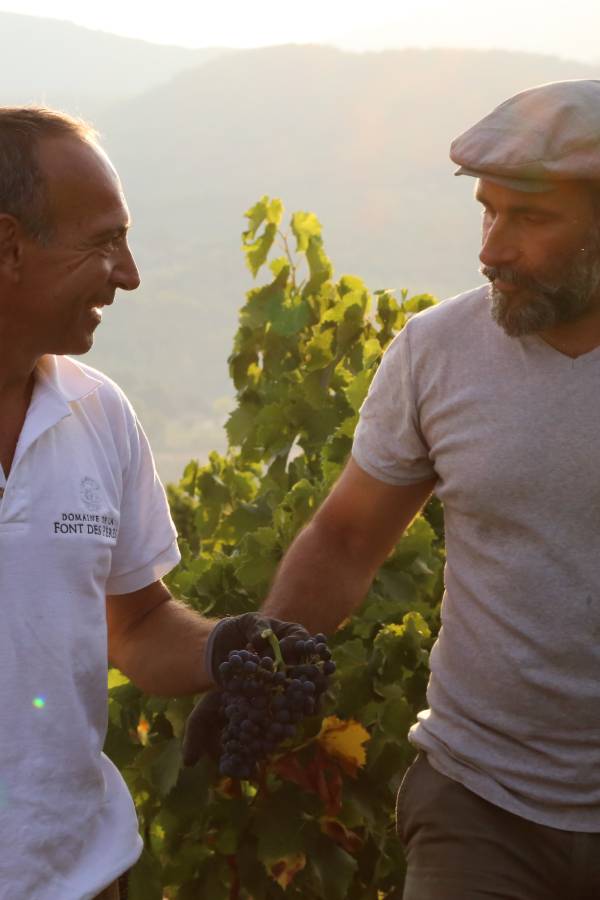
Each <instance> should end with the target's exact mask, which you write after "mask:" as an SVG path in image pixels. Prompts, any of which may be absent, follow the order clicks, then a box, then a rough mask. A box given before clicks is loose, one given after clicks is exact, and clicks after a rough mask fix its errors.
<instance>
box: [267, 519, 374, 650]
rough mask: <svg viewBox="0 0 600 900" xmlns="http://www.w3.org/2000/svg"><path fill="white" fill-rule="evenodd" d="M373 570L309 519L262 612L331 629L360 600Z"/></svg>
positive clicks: (315, 629)
mask: <svg viewBox="0 0 600 900" xmlns="http://www.w3.org/2000/svg"><path fill="white" fill-rule="evenodd" d="M375 571H376V569H372V568H367V567H366V566H365V563H364V561H363V559H362V557H361V556H360V554H358V553H356V552H354V551H353V548H351V547H350V546H348V545H347V544H344V543H343V542H342V541H340V540H338V539H336V538H335V537H334V536H333V534H331V533H329V532H327V531H326V530H324V529H323V528H322V527H320V525H319V523H318V521H315V520H313V522H311V523H310V524H309V525H308V526H307V527H306V528H305V529H304V530H303V531H302V532H301V533H300V534H299V535H298V537H297V538H296V540H295V541H294V543H293V544H292V546H291V547H290V548H289V550H288V551H287V553H286V555H285V559H284V560H283V562H282V563H281V565H280V567H279V569H278V570H277V574H276V576H275V580H274V582H273V585H272V587H271V590H270V591H269V595H268V597H267V599H266V601H265V603H264V605H263V607H262V609H261V612H263V613H264V614H265V615H268V616H272V617H274V618H278V619H285V620H287V621H291V622H299V623H300V624H301V625H304V627H305V628H306V629H307V630H308V631H310V632H311V634H317V633H318V632H320V631H323V632H325V633H326V634H331V632H333V631H335V629H336V628H337V626H338V625H339V624H340V622H342V621H343V620H344V619H345V618H347V616H349V615H351V613H353V612H354V611H355V610H356V609H357V608H358V606H360V604H361V602H362V600H363V598H364V597H365V595H366V593H367V591H368V589H369V586H370V584H371V581H372V580H373V577H374V574H375Z"/></svg>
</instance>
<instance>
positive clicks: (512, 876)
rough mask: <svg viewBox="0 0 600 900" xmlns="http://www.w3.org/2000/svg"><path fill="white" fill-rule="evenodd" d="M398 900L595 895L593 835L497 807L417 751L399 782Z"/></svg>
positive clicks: (597, 876)
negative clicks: (401, 860) (401, 867)
mask: <svg viewBox="0 0 600 900" xmlns="http://www.w3.org/2000/svg"><path fill="white" fill-rule="evenodd" d="M396 829H397V831H398V835H399V837H400V839H401V840H402V843H403V845H404V850H405V853H406V859H407V875H406V882H405V886H404V894H403V900H600V833H597V832H595V833H593V834H589V833H584V832H578V831H562V830H559V829H556V828H549V827H547V826H545V825H538V824H536V823H535V822H530V821H529V820H527V819H523V818H521V817H520V816H516V815H514V814H513V813H510V812H507V811H506V810H503V809H500V808H499V807H497V806H494V805H493V804H492V803H488V801H487V800H483V799H482V798H481V797H479V796H477V794H474V793H473V792H472V791H469V790H467V788H465V787H463V785H462V784H459V783H458V782H456V781H454V780H452V779H451V778H446V776H445V775H441V774H440V773H439V772H437V771H436V770H435V769H434V768H433V767H432V766H431V765H430V764H429V763H428V761H427V756H426V754H425V753H422V752H420V753H419V754H418V755H417V757H416V759H415V761H414V762H413V763H412V765H411V766H410V768H409V769H408V771H407V772H406V775H405V777H404V779H403V781H402V784H401V785H400V790H399V791H398V799H397V804H396Z"/></svg>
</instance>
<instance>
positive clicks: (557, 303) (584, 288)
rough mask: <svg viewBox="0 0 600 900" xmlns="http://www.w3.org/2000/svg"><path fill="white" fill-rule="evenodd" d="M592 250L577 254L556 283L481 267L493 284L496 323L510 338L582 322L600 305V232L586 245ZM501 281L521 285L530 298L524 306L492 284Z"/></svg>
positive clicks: (509, 270)
mask: <svg viewBox="0 0 600 900" xmlns="http://www.w3.org/2000/svg"><path fill="white" fill-rule="evenodd" d="M587 243H588V246H589V251H586V253H581V251H578V252H577V254H576V255H575V256H574V257H573V259H572V261H571V262H569V263H568V264H567V265H566V266H564V267H563V269H562V271H559V272H558V274H557V275H556V276H555V278H554V283H552V282H549V281H548V282H547V281H541V280H539V279H535V278H532V277H530V276H527V275H518V274H517V273H515V272H514V271H513V270H512V269H509V268H492V267H490V266H481V268H480V270H479V271H480V272H481V273H482V274H483V275H485V277H486V278H488V279H489V280H490V281H491V282H492V283H491V284H490V287H489V292H488V296H489V298H490V300H491V308H490V313H491V316H492V319H493V320H494V322H496V324H497V325H500V327H501V328H503V329H504V331H505V332H506V334H508V335H509V336H510V337H519V336H520V335H524V334H535V333H536V332H540V331H545V330H546V329H549V328H553V327H555V326H556V325H560V324H562V323H565V322H574V321H576V320H577V319H580V318H581V317H582V316H584V315H585V314H586V313H587V312H589V311H590V310H591V309H594V308H595V307H597V306H599V305H600V298H599V296H598V294H599V291H600V230H599V229H595V230H594V233H593V235H591V239H590V240H589V241H588V242H587ZM496 278H498V279H499V280H500V281H505V282H507V283H509V284H515V285H518V286H520V287H521V288H522V289H523V290H524V292H526V294H527V295H528V297H527V299H526V300H524V301H522V302H521V303H514V301H513V302H512V303H511V299H510V297H507V296H506V295H505V294H503V293H502V291H499V290H498V289H497V288H496V287H495V286H494V284H493V282H494V280H495V279H496Z"/></svg>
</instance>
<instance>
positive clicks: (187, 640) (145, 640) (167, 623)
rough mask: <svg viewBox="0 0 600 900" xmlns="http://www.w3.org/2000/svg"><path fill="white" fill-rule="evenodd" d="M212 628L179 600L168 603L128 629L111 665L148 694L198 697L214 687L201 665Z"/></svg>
mask: <svg viewBox="0 0 600 900" xmlns="http://www.w3.org/2000/svg"><path fill="white" fill-rule="evenodd" d="M214 624H215V623H214V621H210V620H208V619H205V618H204V617H203V616H201V615H200V614H199V613H197V612H195V611H194V610H192V609H190V608H189V607H188V606H185V605H184V604H183V603H180V602H179V601H178V600H174V599H171V600H167V601H166V602H164V603H161V604H160V606H157V607H156V608H155V609H153V610H152V611H151V612H149V613H148V614H147V615H146V616H144V618H143V619H141V621H139V622H138V623H136V625H135V626H133V627H132V628H131V629H130V631H129V633H128V634H127V635H126V637H124V638H123V640H122V641H121V642H120V645H119V653H118V659H114V660H111V662H113V664H114V665H115V666H117V667H118V668H119V669H120V670H121V671H122V672H123V674H124V675H127V677H128V678H130V679H131V681H132V682H133V683H134V684H135V685H136V686H137V687H139V688H140V689H141V690H143V691H144V692H145V693H147V694H155V695H158V696H161V697H176V696H185V695H188V694H197V693H200V692H201V691H205V690H208V688H210V687H214V684H213V682H212V681H211V680H210V678H209V677H208V675H207V673H206V671H205V665H204V651H205V647H206V641H207V639H208V635H209V633H210V631H211V629H212V627H213V625H214Z"/></svg>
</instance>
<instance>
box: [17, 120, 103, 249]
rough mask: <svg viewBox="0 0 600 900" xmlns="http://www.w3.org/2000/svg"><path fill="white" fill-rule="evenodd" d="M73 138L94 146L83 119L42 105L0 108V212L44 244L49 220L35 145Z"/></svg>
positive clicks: (92, 130)
mask: <svg viewBox="0 0 600 900" xmlns="http://www.w3.org/2000/svg"><path fill="white" fill-rule="evenodd" d="M69 136H70V137H74V138H76V139H78V140H81V141H87V142H90V143H97V139H98V133H97V131H96V130H95V128H94V127H93V126H92V125H90V124H89V123H88V122H85V121H84V120H83V119H76V118H73V117H72V116H69V115H67V113H63V112H59V111H58V110H54V109H48V108H47V107H44V106H20V107H17V106H15V107H11V106H0V213H8V214H9V215H11V216H14V217H15V219H18V220H19V222H20V223H21V224H22V225H23V228H24V229H25V231H26V233H27V234H28V235H29V236H30V237H32V238H34V239H36V240H38V241H40V243H47V242H48V241H50V239H51V238H52V234H53V225H54V223H53V220H52V213H51V210H50V206H49V203H48V193H47V186H46V180H45V178H44V174H43V172H42V169H41V167H40V164H39V160H38V153H37V149H38V144H39V142H40V141H41V140H43V139H44V138H46V137H69Z"/></svg>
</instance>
